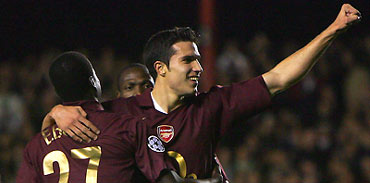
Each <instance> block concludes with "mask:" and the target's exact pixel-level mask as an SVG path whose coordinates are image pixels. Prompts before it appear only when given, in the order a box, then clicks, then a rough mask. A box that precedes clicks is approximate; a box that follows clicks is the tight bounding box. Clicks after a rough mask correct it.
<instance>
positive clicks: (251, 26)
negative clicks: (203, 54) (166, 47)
mask: <svg viewBox="0 0 370 183" xmlns="http://www.w3.org/2000/svg"><path fill="white" fill-rule="evenodd" d="M199 2H200V1H193V0H185V1H140V0H139V1H86V0H82V1H15V2H13V1H1V4H0V7H1V9H0V17H1V21H0V25H1V27H0V28H1V47H0V49H1V51H0V54H1V55H0V56H1V58H10V57H22V56H25V55H27V54H30V53H37V52H40V50H44V49H48V48H58V49H61V50H73V49H77V48H87V49H89V50H92V52H94V50H98V49H101V48H104V47H106V46H110V47H113V48H114V49H115V50H116V52H117V53H121V54H124V56H127V57H128V58H130V59H137V58H139V57H140V54H141V52H142V48H143V45H144V44H145V41H146V40H147V39H148V38H149V36H150V35H151V34H153V33H155V32H157V31H159V30H162V29H167V28H173V27H174V26H190V27H192V28H194V29H196V30H198V29H199V27H200V26H199V18H198V14H199V13H198V12H199ZM343 2H350V3H351V4H352V5H353V6H354V7H356V8H358V9H359V10H360V11H361V12H362V15H363V21H362V23H361V24H360V25H358V26H356V27H355V28H353V29H351V30H350V31H351V32H354V33H351V34H347V36H345V37H344V38H348V37H352V36H355V37H362V36H363V35H365V34H368V32H369V24H368V23H367V19H368V16H367V15H368V14H369V9H370V1H369V0H356V1H337V0H324V1H311V0H299V1H297V0H285V1H263V0H262V1H261V0H254V1H251V0H249V1H217V2H216V10H215V12H216V13H215V22H216V30H215V39H216V42H217V41H219V42H222V41H223V40H225V39H228V38H236V37H237V39H238V40H240V41H247V40H248V39H250V38H251V37H252V36H253V35H254V34H255V33H257V32H265V33H267V34H268V35H270V37H271V39H273V40H272V41H278V42H279V41H285V40H288V39H295V40H298V41H304V42H308V41H309V40H310V39H312V38H313V37H314V36H315V35H317V34H318V33H319V32H321V31H322V30H323V29H324V28H326V27H327V26H328V25H329V24H330V23H331V22H332V21H333V20H334V19H335V17H336V15H337V13H338V12H339V9H340V6H341V4H342V3H343ZM349 35H350V36H349ZM216 46H217V45H216ZM1 60H2V59H1Z"/></svg>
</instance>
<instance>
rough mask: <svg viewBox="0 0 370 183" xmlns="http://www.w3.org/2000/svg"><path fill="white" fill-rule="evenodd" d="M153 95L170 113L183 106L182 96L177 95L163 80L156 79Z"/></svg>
mask: <svg viewBox="0 0 370 183" xmlns="http://www.w3.org/2000/svg"><path fill="white" fill-rule="evenodd" d="M152 94H153V97H154V99H155V101H156V102H157V103H158V105H159V106H161V108H162V109H163V110H164V111H165V112H166V113H169V112H171V111H173V110H175V109H176V108H178V107H180V106H181V96H179V95H177V94H176V93H175V92H174V91H173V90H172V89H171V88H169V87H168V86H167V85H164V84H163V83H162V82H161V81H156V84H155V85H154V88H153V91H152Z"/></svg>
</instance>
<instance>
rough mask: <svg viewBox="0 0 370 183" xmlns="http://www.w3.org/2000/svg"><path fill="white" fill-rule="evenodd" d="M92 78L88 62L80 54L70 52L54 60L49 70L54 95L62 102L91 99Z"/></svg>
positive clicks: (91, 69)
mask: <svg viewBox="0 0 370 183" xmlns="http://www.w3.org/2000/svg"><path fill="white" fill-rule="evenodd" d="M91 76H93V67H92V65H91V63H90V61H89V60H88V59H87V58H86V57H85V56H84V55H83V54H81V53H78V52H74V51H70V52H65V53H63V54H61V55H59V56H58V57H57V58H56V59H54V61H53V63H52V64H51V66H50V69H49V77H50V80H51V83H52V84H53V86H54V88H55V91H56V93H57V94H58V96H59V97H60V98H61V99H62V100H63V101H64V102H72V101H78V100H85V99H92V98H93V94H92V93H91V91H92V89H93V90H94V91H95V88H94V87H93V86H92V84H91V82H90V80H89V78H90V77H91Z"/></svg>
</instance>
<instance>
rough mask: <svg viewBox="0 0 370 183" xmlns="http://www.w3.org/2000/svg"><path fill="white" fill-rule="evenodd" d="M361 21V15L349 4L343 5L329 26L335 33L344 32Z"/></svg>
mask: <svg viewBox="0 0 370 183" xmlns="http://www.w3.org/2000/svg"><path fill="white" fill-rule="evenodd" d="M360 20H361V13H360V12H359V11H358V10H357V9H355V8H354V7H352V6H351V5H350V4H343V5H342V8H341V9H340V12H339V14H338V16H337V18H336V19H335V21H334V22H333V23H332V24H331V27H333V28H334V29H335V31H336V32H342V31H343V30H346V29H347V28H348V27H349V26H350V25H352V24H354V23H356V22H358V21H360Z"/></svg>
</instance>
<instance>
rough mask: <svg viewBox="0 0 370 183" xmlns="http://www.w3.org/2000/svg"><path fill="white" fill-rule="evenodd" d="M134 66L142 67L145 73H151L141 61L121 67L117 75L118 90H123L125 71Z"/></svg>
mask: <svg viewBox="0 0 370 183" xmlns="http://www.w3.org/2000/svg"><path fill="white" fill-rule="evenodd" d="M132 68H140V69H142V70H143V71H144V72H145V73H147V74H149V70H148V68H146V67H145V65H143V64H140V63H132V64H130V65H128V66H126V67H124V68H122V69H121V71H120V72H119V74H118V75H117V90H118V91H119V92H121V87H120V86H121V77H122V75H123V73H125V72H126V71H127V70H129V69H132Z"/></svg>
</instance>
